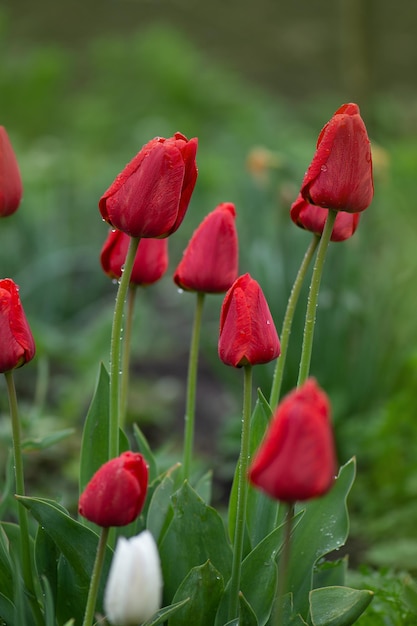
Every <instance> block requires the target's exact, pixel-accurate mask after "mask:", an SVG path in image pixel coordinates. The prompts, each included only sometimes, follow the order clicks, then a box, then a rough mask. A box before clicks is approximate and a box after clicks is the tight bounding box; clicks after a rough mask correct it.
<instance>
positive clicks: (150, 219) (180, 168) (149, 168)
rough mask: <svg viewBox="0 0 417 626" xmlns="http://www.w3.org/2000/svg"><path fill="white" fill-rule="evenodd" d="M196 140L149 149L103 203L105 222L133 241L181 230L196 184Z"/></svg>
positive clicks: (156, 142)
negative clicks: (133, 238)
mask: <svg viewBox="0 0 417 626" xmlns="http://www.w3.org/2000/svg"><path fill="white" fill-rule="evenodd" d="M196 152H197V139H196V138H194V139H190V140H189V141H188V140H187V139H186V137H184V135H181V133H176V134H175V135H174V137H171V138H170V139H164V138H162V137H156V138H155V139H152V140H151V141H150V142H149V143H147V144H146V145H145V146H143V148H142V149H141V150H140V152H139V153H138V154H137V155H136V156H135V157H134V158H133V159H132V161H131V162H130V163H129V164H128V165H127V166H126V167H125V169H124V170H123V171H122V172H121V173H120V174H119V175H118V176H117V178H116V179H115V181H114V182H113V184H112V185H111V186H110V187H109V189H108V190H107V191H106V193H105V194H104V195H103V196H102V197H101V199H100V202H99V208H100V212H101V215H102V216H103V219H104V220H105V221H106V222H108V223H109V224H110V225H111V226H113V227H114V228H117V229H119V230H122V231H123V232H124V233H126V234H127V235H130V236H131V237H167V236H168V235H171V234H172V233H173V232H174V231H176V230H177V228H178V227H179V226H180V224H181V222H182V220H183V219H184V216H185V212H186V210H187V208H188V204H189V202H190V198H191V194H192V192H193V189H194V185H195V183H196V180H197V165H196V162H195V155H196Z"/></svg>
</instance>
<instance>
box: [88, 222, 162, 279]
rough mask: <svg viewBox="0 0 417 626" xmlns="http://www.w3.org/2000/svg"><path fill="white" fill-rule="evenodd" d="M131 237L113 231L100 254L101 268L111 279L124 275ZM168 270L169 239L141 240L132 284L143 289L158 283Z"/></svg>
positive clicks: (132, 275)
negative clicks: (123, 269)
mask: <svg viewBox="0 0 417 626" xmlns="http://www.w3.org/2000/svg"><path fill="white" fill-rule="evenodd" d="M129 242H130V237H129V235H126V234H125V233H122V231H121V230H111V231H110V232H109V234H108V237H107V239H106V241H105V242H104V245H103V248H102V250H101V254H100V261H101V266H102V268H103V270H104V272H105V274H107V275H108V276H109V277H110V278H113V279H116V280H119V278H120V277H121V275H122V268H123V266H124V263H125V260H126V255H127V250H128V247H129ZM167 268H168V241H167V239H141V240H140V242H139V247H138V250H137V252H136V256H135V261H134V264H133V269H132V274H131V276H130V283H131V284H133V285H140V286H142V287H144V286H146V285H151V284H152V283H156V282H157V281H158V280H160V279H161V278H162V276H163V275H164V274H165V272H166V271H167Z"/></svg>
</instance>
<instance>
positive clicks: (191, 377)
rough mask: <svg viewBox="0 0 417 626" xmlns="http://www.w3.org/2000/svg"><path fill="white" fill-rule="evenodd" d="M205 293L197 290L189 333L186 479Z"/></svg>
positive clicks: (192, 437) (190, 446)
mask: <svg viewBox="0 0 417 626" xmlns="http://www.w3.org/2000/svg"><path fill="white" fill-rule="evenodd" d="M204 298H205V293H203V292H200V291H199V292H197V301H196V308H195V315H194V324H193V330H192V335H191V344H190V354H189V357H188V375H187V399H186V407H185V418H184V420H185V421H184V456H183V476H184V480H188V479H189V477H190V470H191V459H192V454H193V442H194V426H195V398H196V390H197V370H198V351H199V345H200V332H201V319H202V314H203V305H204Z"/></svg>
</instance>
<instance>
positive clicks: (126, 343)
mask: <svg viewBox="0 0 417 626" xmlns="http://www.w3.org/2000/svg"><path fill="white" fill-rule="evenodd" d="M136 291H137V285H134V284H132V283H131V284H130V285H129V290H128V295H127V315H126V325H125V331H124V340H123V356H122V380H121V385H120V426H121V427H123V426H124V423H125V421H126V411H127V396H128V391H129V375H130V351H131V344H132V326H133V313H134V310H135V296H136Z"/></svg>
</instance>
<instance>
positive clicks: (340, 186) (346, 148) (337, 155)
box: [301, 103, 374, 213]
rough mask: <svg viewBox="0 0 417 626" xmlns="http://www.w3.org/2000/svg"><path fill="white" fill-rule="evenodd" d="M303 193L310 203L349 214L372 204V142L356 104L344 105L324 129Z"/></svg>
mask: <svg viewBox="0 0 417 626" xmlns="http://www.w3.org/2000/svg"><path fill="white" fill-rule="evenodd" d="M301 194H302V196H303V198H304V199H305V200H306V201H307V202H309V203H310V204H316V205H318V206H321V207H324V208H326V209H334V210H335V211H347V212H348V213H359V212H360V211H364V210H365V209H366V208H367V207H368V206H369V205H370V204H371V202H372V198H373V195H374V185H373V180H372V157H371V144H370V142H369V138H368V134H367V132H366V128H365V124H364V123H363V120H362V118H361V116H360V113H359V107H358V106H357V105H356V104H352V103H351V104H344V105H343V106H341V107H340V109H338V110H337V111H336V113H335V114H334V115H333V117H332V119H331V120H330V121H329V122H328V123H327V124H326V126H325V127H324V128H323V130H322V131H321V133H320V135H319V138H318V140H317V149H316V153H315V155H314V157H313V160H312V162H311V164H310V166H309V168H308V170H307V172H306V174H305V176H304V180H303V184H302V186H301Z"/></svg>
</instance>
